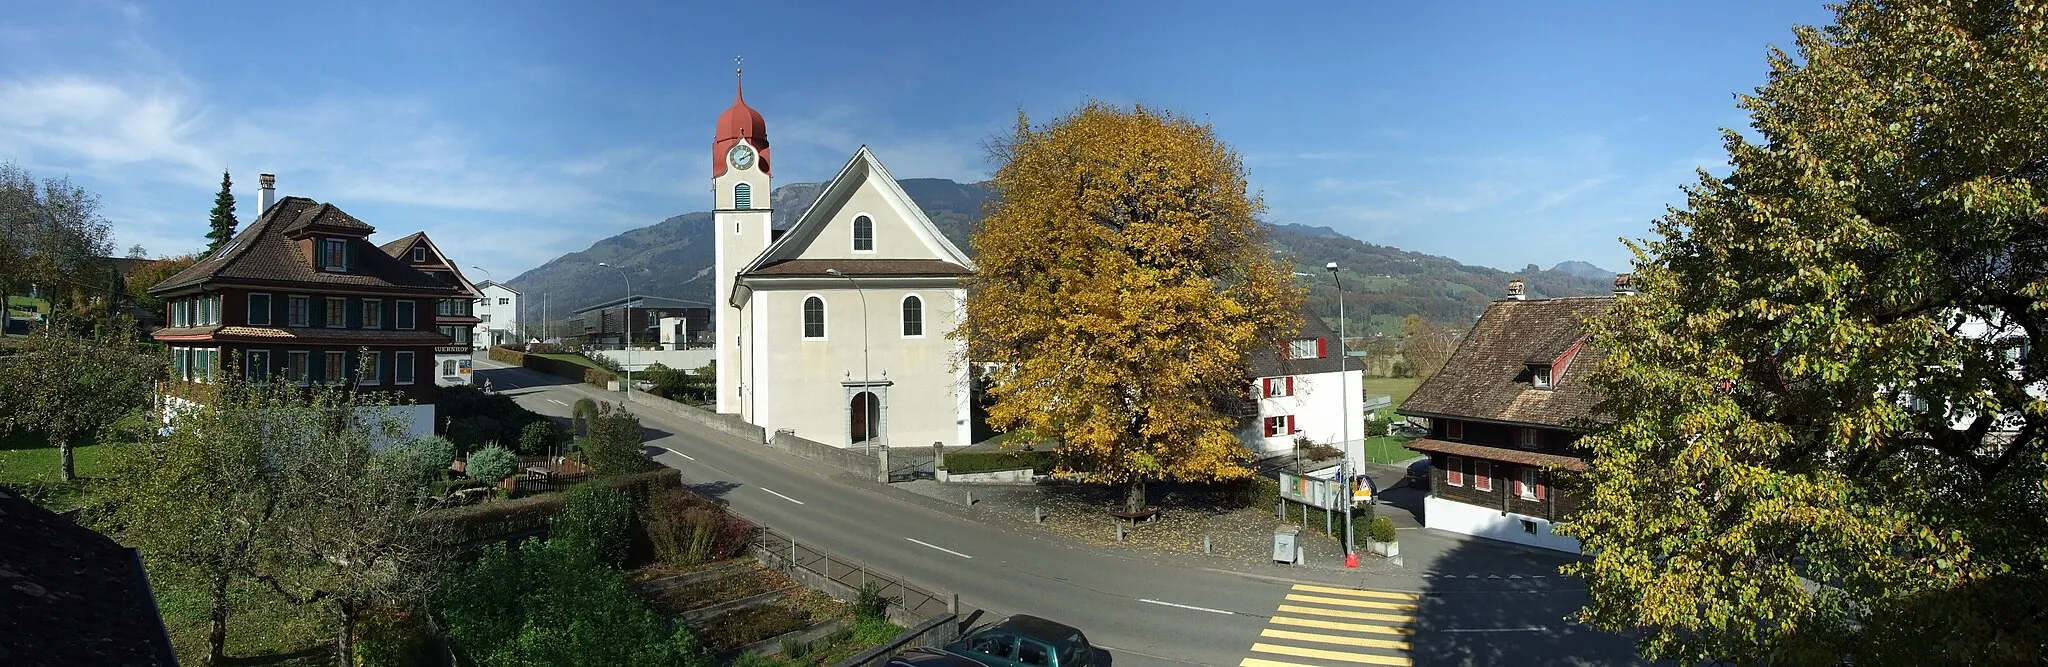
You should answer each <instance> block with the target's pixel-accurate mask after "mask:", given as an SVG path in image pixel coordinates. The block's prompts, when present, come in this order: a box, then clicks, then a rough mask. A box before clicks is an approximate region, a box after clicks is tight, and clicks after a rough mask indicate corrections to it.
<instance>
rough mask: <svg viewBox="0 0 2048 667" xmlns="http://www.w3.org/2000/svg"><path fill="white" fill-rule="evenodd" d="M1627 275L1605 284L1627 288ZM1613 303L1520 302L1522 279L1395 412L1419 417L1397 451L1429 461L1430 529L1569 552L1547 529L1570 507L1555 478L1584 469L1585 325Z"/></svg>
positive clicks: (1574, 547)
mask: <svg viewBox="0 0 2048 667" xmlns="http://www.w3.org/2000/svg"><path fill="white" fill-rule="evenodd" d="M1626 280H1627V277H1626V276H1625V275H1624V276H1623V277H1622V278H1619V279H1617V280H1616V285H1617V286H1618V289H1617V290H1616V292H1617V294H1620V293H1622V290H1621V289H1619V286H1624V285H1626ZM1614 299H1615V297H1574V298H1558V299H1540V300H1534V301H1531V300H1526V297H1525V295H1524V293H1523V291H1522V285H1521V281H1519V280H1517V281H1513V282H1510V283H1508V298H1506V299H1503V300H1500V301H1495V302H1493V303H1492V304H1491V305H1489V306H1487V308H1486V313H1485V314H1484V315H1481V316H1480V317H1479V321H1478V322H1476V323H1474V324H1473V325H1472V329H1471V331H1469V332H1468V333H1466V335H1465V336H1464V340H1463V342H1461V343H1460V344H1459V345H1458V349H1457V351H1455V352H1453V353H1452V354H1451V358H1450V360H1449V361H1448V362H1446V363H1445V364H1444V367H1443V369H1442V370H1440V371H1437V373H1436V375H1433V376H1431V377H1430V378H1429V380H1428V381H1425V382H1423V383H1422V386H1420V387H1417V388H1416V390H1415V393H1414V395H1412V396H1410V397H1409V398H1408V401H1407V402H1406V403H1404V404H1402V406H1401V409H1400V410H1399V411H1398V412H1399V413H1400V414H1403V415H1407V416H1410V417H1422V418H1427V419H1428V420H1429V424H1430V432H1429V436H1428V437H1425V438H1422V439H1419V440H1415V441H1413V442H1410V443H1409V444H1408V448H1409V449H1414V450H1417V451H1421V452H1424V453H1426V454H1428V455H1429V461H1430V466H1429V467H1430V480H1429V481H1430V486H1429V497H1428V498H1427V499H1425V501H1424V504H1423V522H1424V525H1425V526H1427V527H1429V528H1436V529H1439V530H1445V531H1449V532H1453V533H1462V534H1466V535H1474V536H1478V537H1486V538H1492V539H1497V540H1502V541H1507V542H1516V543H1521V544H1527V545H1531V546H1537V547H1543V548H1548V549H1556V550H1559V551H1569V552H1573V553H1577V552H1578V550H1579V544H1578V541H1577V540H1574V539H1572V538H1569V537H1565V536H1562V535H1556V534H1553V533H1552V532H1551V527H1552V526H1553V525H1554V524H1555V523H1556V522H1557V521H1558V520H1559V519H1560V518H1562V517H1564V516H1565V515H1567V514H1570V513H1571V511H1572V509H1573V508H1574V507H1576V506H1577V499H1576V498H1573V497H1572V495H1571V494H1569V493H1561V492H1559V491H1558V489H1557V484H1556V481H1557V479H1558V476H1559V475H1565V474H1570V473H1572V472H1578V471H1583V470H1585V463H1584V453H1583V452H1581V451H1580V450H1579V448H1578V446H1577V442H1578V439H1579V437H1580V435H1582V434H1583V433H1584V432H1585V429H1586V428H1587V427H1588V425H1589V421H1588V420H1589V419H1591V418H1592V416H1593V408H1594V406H1595V405H1597V404H1598V403H1599V402H1600V399H1601V395H1600V392H1598V391H1596V390H1595V389H1594V388H1593V387H1592V386H1590V385H1588V384H1587V383H1586V376H1587V375H1588V374H1590V373H1592V371H1593V369H1595V368H1597V367H1599V365H1600V360H1601V359H1602V358H1604V357H1605V356H1606V355H1605V353H1604V352H1602V351H1601V350H1600V349H1599V348H1596V347H1593V346H1591V345H1589V344H1587V335H1586V332H1585V326H1584V323H1585V321H1586V320H1587V319H1588V318H1591V317H1595V316H1598V315H1600V314H1602V313H1605V312H1606V311H1607V309H1608V308H1610V307H1611V306H1613V304H1614Z"/></svg>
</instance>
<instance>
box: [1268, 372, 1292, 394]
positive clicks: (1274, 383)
mask: <svg viewBox="0 0 2048 667" xmlns="http://www.w3.org/2000/svg"><path fill="white" fill-rule="evenodd" d="M1261 381H1262V382H1264V383H1265V385H1266V386H1264V387H1262V388H1261V389H1262V390H1263V392H1264V393H1265V395H1266V397H1267V398H1272V397H1275V396H1293V395H1294V376H1292V375H1289V376H1287V377H1278V378H1262V379H1261Z"/></svg>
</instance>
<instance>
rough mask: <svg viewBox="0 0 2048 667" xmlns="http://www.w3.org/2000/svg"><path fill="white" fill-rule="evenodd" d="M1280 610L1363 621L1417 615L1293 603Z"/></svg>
mask: <svg viewBox="0 0 2048 667" xmlns="http://www.w3.org/2000/svg"><path fill="white" fill-rule="evenodd" d="M1280 611H1282V612H1286V613H1289V614H1310V615H1314V616H1334V617H1337V618H1355V619H1358V620H1362V621H1391V622H1394V623H1406V622H1409V621H1413V620H1415V615H1413V614H1381V613H1375V612H1370V611H1346V610H1343V609H1324V608H1322V607H1303V606H1301V605H1293V604H1283V605H1280Z"/></svg>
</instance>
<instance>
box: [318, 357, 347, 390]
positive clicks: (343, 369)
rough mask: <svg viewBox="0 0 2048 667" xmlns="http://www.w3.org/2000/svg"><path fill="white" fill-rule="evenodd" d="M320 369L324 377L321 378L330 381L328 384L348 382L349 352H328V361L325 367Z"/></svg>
mask: <svg viewBox="0 0 2048 667" xmlns="http://www.w3.org/2000/svg"><path fill="white" fill-rule="evenodd" d="M320 371H321V373H320V374H321V376H322V377H321V379H322V380H325V381H327V383H328V384H341V383H343V382H347V381H348V353H346V352H329V353H327V363H326V366H325V367H324V368H321V369H320Z"/></svg>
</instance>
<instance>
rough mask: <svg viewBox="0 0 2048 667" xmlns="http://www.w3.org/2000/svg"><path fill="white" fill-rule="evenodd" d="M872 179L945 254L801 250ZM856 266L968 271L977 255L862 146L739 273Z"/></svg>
mask: <svg viewBox="0 0 2048 667" xmlns="http://www.w3.org/2000/svg"><path fill="white" fill-rule="evenodd" d="M870 179H872V180H873V181H874V182H875V183H876V184H877V185H879V186H880V187H881V188H882V191H883V192H884V194H885V196H886V197H889V198H892V199H894V200H895V201H896V203H897V204H900V205H901V207H902V209H901V210H902V211H903V212H904V213H905V217H906V218H907V220H906V222H908V223H909V224H910V226H911V227H912V229H913V230H915V231H916V232H917V233H918V235H919V236H920V238H921V239H922V240H923V241H924V242H925V243H926V244H928V245H929V247H930V248H931V249H932V250H933V252H934V254H937V255H938V256H939V257H940V259H920V260H908V259H886V258H876V259H834V260H807V259H804V258H803V257H802V256H801V255H802V253H803V251H804V249H805V248H807V247H809V246H810V243H811V242H812V241H813V240H815V239H816V238H817V236H818V234H819V233H820V232H821V231H823V230H824V228H825V226H826V225H827V224H829V223H830V221H831V217H832V214H833V213H834V212H836V211H838V210H839V208H840V207H841V206H843V205H845V203H846V201H847V199H848V198H849V197H852V196H853V193H854V192H855V191H857V190H859V189H860V186H861V184H862V183H866V182H868V181H869V180H870ZM853 267H866V268H862V269H858V270H865V271H880V272H881V273H872V274H867V275H896V276H911V275H917V276H965V275H970V274H972V273H973V272H974V260H972V259H969V258H968V257H967V253H964V252H961V251H960V248H959V247H958V246H955V245H953V242H952V241H950V240H947V239H946V235H945V234H944V233H943V232H940V231H939V228H938V225H935V224H932V219H931V217H929V216H927V215H925V213H924V208H923V207H920V206H918V205H917V201H916V200H913V199H911V198H910V193H907V192H904V191H903V185H902V184H900V183H897V182H896V177H894V176H891V175H890V174H889V169H888V168H887V167H883V166H882V161H881V160H879V159H876V158H875V154H874V153H873V152H872V151H869V150H868V147H867V146H861V147H860V150H857V151H854V153H853V157H852V158H851V159H848V160H847V161H846V166H845V167H841V168H840V170H839V173H838V174H837V175H835V176H833V177H832V181H831V182H829V183H826V184H825V191H824V192H823V193H821V194H819V195H818V199H817V201H814V202H811V207H810V208H808V209H804V213H803V215H801V216H798V217H797V220H796V223H795V224H792V225H790V226H789V230H788V231H787V232H785V233H783V234H782V237H781V238H779V239H776V241H775V242H774V243H772V244H769V246H768V249H767V250H764V251H762V252H761V254H760V256H758V257H755V258H754V261H752V262H749V263H748V264H747V266H746V267H745V268H742V269H740V272H739V275H740V276H741V277H742V278H744V277H746V276H755V275H762V276H767V275H824V272H825V269H827V268H836V269H839V270H840V271H843V272H847V273H849V274H852V275H863V274H860V273H854V271H856V270H857V269H855V268H853Z"/></svg>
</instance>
